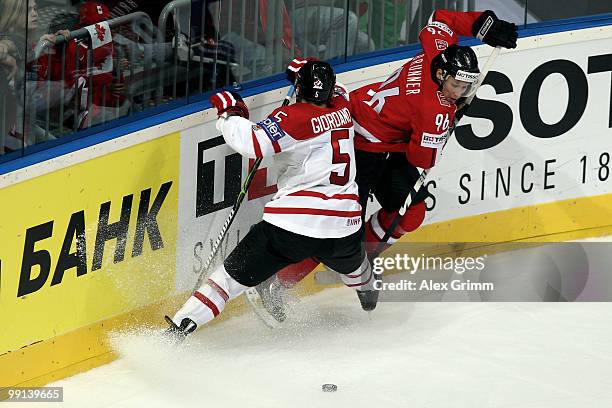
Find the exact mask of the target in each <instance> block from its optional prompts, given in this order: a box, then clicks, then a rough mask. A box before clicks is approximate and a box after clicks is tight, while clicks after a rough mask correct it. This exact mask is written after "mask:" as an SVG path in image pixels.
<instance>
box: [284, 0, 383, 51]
mask: <svg viewBox="0 0 612 408" xmlns="http://www.w3.org/2000/svg"><path fill="white" fill-rule="evenodd" d="M287 5H288V7H289V10H290V12H291V13H292V21H293V26H294V27H295V38H296V41H297V43H298V44H299V45H300V47H301V48H302V49H303V50H304V51H305V53H306V54H307V55H313V56H317V57H318V58H320V59H331V58H334V57H338V56H344V54H345V53H346V54H347V55H353V54H355V53H359V52H366V51H372V50H374V44H373V43H372V41H371V40H370V38H369V36H368V35H367V34H366V33H365V32H362V31H359V27H358V18H357V15H356V14H355V13H354V12H353V11H351V10H349V9H348V8H346V4H345V2H340V3H338V4H334V2H333V1H332V2H330V1H329V0H287Z"/></svg>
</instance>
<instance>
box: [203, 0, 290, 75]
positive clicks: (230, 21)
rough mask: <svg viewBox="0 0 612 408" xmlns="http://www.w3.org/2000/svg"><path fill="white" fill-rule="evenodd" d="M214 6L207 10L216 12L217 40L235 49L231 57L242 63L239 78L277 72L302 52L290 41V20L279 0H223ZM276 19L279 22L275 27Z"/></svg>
mask: <svg viewBox="0 0 612 408" xmlns="http://www.w3.org/2000/svg"><path fill="white" fill-rule="evenodd" d="M207 1H208V2H209V3H210V2H211V0H207ZM213 1H216V0H213ZM243 5H244V10H243ZM215 7H217V9H216V10H214V11H213V10H212V6H211V12H212V14H213V15H217V14H219V26H218V30H219V35H220V39H221V40H223V41H227V42H229V43H231V44H232V45H233V47H234V48H235V55H236V56H235V60H236V62H238V63H242V64H243V65H241V66H240V70H241V72H242V73H243V80H244V79H255V78H260V77H263V76H267V75H271V74H273V73H275V72H281V70H283V69H284V67H285V66H286V65H287V64H288V63H289V61H291V60H292V59H293V58H294V56H301V55H302V51H301V49H300V47H299V46H297V44H295V43H294V32H293V26H292V22H291V20H290V18H289V13H288V10H287V7H286V6H285V3H284V1H283V0H252V1H247V2H243V1H242V0H227V1H220V2H219V3H217V4H216V5H215ZM230 11H231V13H230ZM270 15H274V16H273V18H274V21H271V22H269V21H268V18H269V16H270ZM276 21H280V24H279V25H278V26H277V25H276V24H275V22H276Z"/></svg>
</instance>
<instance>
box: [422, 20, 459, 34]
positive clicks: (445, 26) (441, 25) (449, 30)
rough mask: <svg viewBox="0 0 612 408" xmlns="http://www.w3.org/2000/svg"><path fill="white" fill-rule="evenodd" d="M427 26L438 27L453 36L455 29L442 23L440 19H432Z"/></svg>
mask: <svg viewBox="0 0 612 408" xmlns="http://www.w3.org/2000/svg"><path fill="white" fill-rule="evenodd" d="M427 27H435V28H438V29H440V30H442V31H444V32H445V33H446V34H448V35H450V36H451V37H452V36H453V30H451V29H450V27H449V26H447V25H446V24H444V23H441V22H439V21H432V22H430V23H429V24H427Z"/></svg>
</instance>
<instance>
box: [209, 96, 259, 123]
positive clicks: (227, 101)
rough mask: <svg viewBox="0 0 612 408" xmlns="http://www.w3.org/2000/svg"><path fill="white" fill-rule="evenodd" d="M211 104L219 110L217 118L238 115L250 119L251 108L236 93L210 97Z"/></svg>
mask: <svg viewBox="0 0 612 408" xmlns="http://www.w3.org/2000/svg"><path fill="white" fill-rule="evenodd" d="M210 103H211V104H212V106H214V107H215V108H217V116H223V117H227V116H228V115H238V116H242V117H243V118H245V119H248V118H249V108H247V106H246V105H245V104H244V101H243V100H242V97H241V96H240V95H238V93H236V92H233V91H222V92H219V93H216V94H214V95H213V96H211V97H210Z"/></svg>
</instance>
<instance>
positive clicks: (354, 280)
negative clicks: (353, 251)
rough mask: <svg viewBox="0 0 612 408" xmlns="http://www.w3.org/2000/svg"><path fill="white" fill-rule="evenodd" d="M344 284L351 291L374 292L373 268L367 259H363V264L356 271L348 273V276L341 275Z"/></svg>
mask: <svg viewBox="0 0 612 408" xmlns="http://www.w3.org/2000/svg"><path fill="white" fill-rule="evenodd" d="M340 278H341V279H342V282H344V284H345V285H346V286H348V287H349V288H351V289H355V290H357V291H360V292H361V291H365V290H374V274H373V273H372V267H371V266H370V261H368V258H367V257H364V258H363V262H362V263H361V265H360V266H359V268H357V269H356V270H355V271H353V272H351V273H347V274H346V275H344V274H340Z"/></svg>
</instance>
